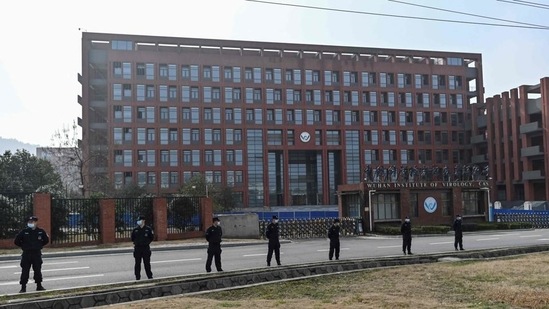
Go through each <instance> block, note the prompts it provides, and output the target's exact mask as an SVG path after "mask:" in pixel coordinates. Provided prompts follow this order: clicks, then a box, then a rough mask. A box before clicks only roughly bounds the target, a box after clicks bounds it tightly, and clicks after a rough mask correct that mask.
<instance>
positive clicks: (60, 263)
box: [42, 261, 78, 266]
mask: <svg viewBox="0 0 549 309" xmlns="http://www.w3.org/2000/svg"><path fill="white" fill-rule="evenodd" d="M76 263H78V261H70V262H57V263H44V264H43V265H42V266H45V265H65V264H76Z"/></svg>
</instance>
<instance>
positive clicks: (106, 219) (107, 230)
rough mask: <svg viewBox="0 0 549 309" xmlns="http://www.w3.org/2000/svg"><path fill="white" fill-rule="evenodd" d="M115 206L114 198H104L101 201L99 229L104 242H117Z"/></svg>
mask: <svg viewBox="0 0 549 309" xmlns="http://www.w3.org/2000/svg"><path fill="white" fill-rule="evenodd" d="M115 207H116V205H115V201H114V200H113V199H102V200H100V201H99V229H100V237H101V243H102V244H111V243H114V242H115V239H116V235H115V233H116V226H115V225H116V223H115Z"/></svg>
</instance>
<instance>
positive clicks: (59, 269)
mask: <svg viewBox="0 0 549 309" xmlns="http://www.w3.org/2000/svg"><path fill="white" fill-rule="evenodd" d="M88 268H90V267H89V266H84V267H71V268H57V269H42V272H43V273H44V272H50V271H62V270H78V269H88ZM31 273H32V271H31ZM13 274H14V275H20V274H21V272H16V273H13Z"/></svg>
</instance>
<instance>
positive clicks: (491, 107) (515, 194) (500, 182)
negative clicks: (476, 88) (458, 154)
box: [471, 77, 549, 201]
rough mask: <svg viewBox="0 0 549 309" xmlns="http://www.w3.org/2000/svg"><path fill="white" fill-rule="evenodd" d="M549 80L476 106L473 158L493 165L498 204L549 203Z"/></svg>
mask: <svg viewBox="0 0 549 309" xmlns="http://www.w3.org/2000/svg"><path fill="white" fill-rule="evenodd" d="M547 106H549V77H544V78H542V79H541V80H540V83H539V84H537V85H522V86H520V87H518V88H514V89H511V90H510V91H507V92H503V93H502V94H501V95H495V96H493V97H490V98H487V99H486V104H478V105H476V106H475V107H476V108H475V110H476V112H475V113H476V114H478V115H479V116H478V117H477V119H478V121H477V122H478V123H477V127H476V130H475V132H474V133H473V136H472V138H471V143H472V144H473V145H474V149H473V151H474V156H473V159H478V160H481V161H487V162H489V164H490V174H491V176H492V185H493V186H494V190H493V191H494V192H493V195H492V199H494V200H497V201H546V200H547V198H548V197H549V183H548V182H547V181H546V180H545V175H549V174H548V173H549V165H548V164H546V162H548V159H549V154H548V153H546V152H545V151H544V149H549V148H548V146H549V145H548V144H547V143H548V142H547V141H548V138H549V136H548V135H547V133H546V131H547V127H548V124H549V110H547Z"/></svg>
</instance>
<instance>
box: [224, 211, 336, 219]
mask: <svg viewBox="0 0 549 309" xmlns="http://www.w3.org/2000/svg"><path fill="white" fill-rule="evenodd" d="M230 213H231V214H247V213H256V214H257V216H258V218H259V220H271V218H272V217H273V216H277V217H278V218H279V219H280V220H298V219H301V220H310V219H316V218H337V217H338V215H339V211H337V210H310V211H232V212H230Z"/></svg>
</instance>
